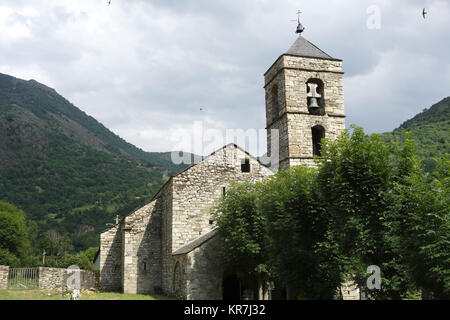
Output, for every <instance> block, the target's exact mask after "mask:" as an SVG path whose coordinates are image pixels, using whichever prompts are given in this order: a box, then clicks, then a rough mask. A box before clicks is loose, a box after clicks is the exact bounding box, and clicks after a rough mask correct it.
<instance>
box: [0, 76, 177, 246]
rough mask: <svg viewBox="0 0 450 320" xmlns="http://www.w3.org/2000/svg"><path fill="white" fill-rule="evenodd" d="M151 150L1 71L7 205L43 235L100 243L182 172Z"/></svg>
mask: <svg viewBox="0 0 450 320" xmlns="http://www.w3.org/2000/svg"><path fill="white" fill-rule="evenodd" d="M169 155H170V153H150V152H144V151H142V150H141V149H139V148H136V147H135V146H133V145H132V144H130V143H127V142H126V141H125V140H123V139H122V138H120V137H118V136H117V135H115V134H114V133H112V132H111V131H109V130H108V129H107V128H105V127H104V126H103V125H102V124H100V123H99V122H98V121H96V120H95V119H94V118H92V117H90V116H88V115H86V114H85V113H84V112H82V111H81V110H79V109H78V108H76V107H75V106H73V105H72V104H71V103H70V102H68V101H67V100H66V99H64V98H63V97H62V96H60V95H59V94H58V93H57V92H56V91H55V90H53V89H51V88H48V87H46V86H44V85H42V84H40V83H38V82H36V81H34V80H30V81H24V80H20V79H17V78H14V77H11V76H8V75H3V74H0V200H4V201H7V202H10V203H13V204H15V205H16V206H19V207H21V208H22V209H23V210H24V211H25V212H27V214H28V219H30V220H32V221H34V222H35V223H32V225H33V227H34V229H35V233H36V235H35V236H36V237H37V236H38V235H39V234H42V233H43V232H45V231H47V230H56V231H58V232H60V233H66V232H67V233H69V234H70V236H71V238H72V240H73V243H74V245H75V247H76V249H78V250H82V249H85V248H86V247H89V246H92V245H95V244H96V243H97V241H98V234H99V233H100V232H102V231H103V230H104V228H105V224H106V223H107V222H113V221H114V218H115V216H116V215H121V216H123V215H126V214H128V213H129V212H130V211H131V210H133V209H134V208H136V207H138V206H140V205H142V204H143V203H144V202H145V201H148V199H149V198H150V197H151V196H152V195H153V194H154V193H155V192H156V191H157V190H158V189H159V187H160V186H161V185H162V184H163V183H164V182H165V181H166V180H167V178H168V176H169V175H172V174H174V173H176V172H178V171H180V170H182V169H183V168H185V166H184V165H181V166H177V165H174V164H173V163H172V162H171V161H170V156H169Z"/></svg>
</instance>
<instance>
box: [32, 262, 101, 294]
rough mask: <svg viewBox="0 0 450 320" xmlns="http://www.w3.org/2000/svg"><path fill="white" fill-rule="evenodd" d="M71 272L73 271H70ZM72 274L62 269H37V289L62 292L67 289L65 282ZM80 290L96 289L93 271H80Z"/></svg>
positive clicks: (96, 280)
mask: <svg viewBox="0 0 450 320" xmlns="http://www.w3.org/2000/svg"><path fill="white" fill-rule="evenodd" d="M72 272H73V271H72ZM72 274H73V273H69V271H68V270H67V269H62V268H45V267H40V268H39V288H40V289H43V290H49V291H58V292H64V291H66V290H67V289H68V287H67V280H68V278H69V276H71V275H72ZM79 274H80V289H81V290H86V289H91V288H95V289H96V288H98V275H97V274H96V272H94V271H88V270H80V271H79Z"/></svg>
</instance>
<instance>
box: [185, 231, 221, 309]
mask: <svg viewBox="0 0 450 320" xmlns="http://www.w3.org/2000/svg"><path fill="white" fill-rule="evenodd" d="M220 246H221V243H220V237H219V236H215V237H214V238H212V239H210V240H208V241H207V242H205V243H204V244H203V245H201V246H200V247H198V248H196V249H195V250H193V251H191V252H190V253H188V254H187V264H186V280H187V281H186V287H187V288H186V295H185V299H187V300H221V299H222V280H223V271H224V270H223V267H222V265H221V264H220V259H219V257H218V252H219V250H220Z"/></svg>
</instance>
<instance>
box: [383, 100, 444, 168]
mask: <svg viewBox="0 0 450 320" xmlns="http://www.w3.org/2000/svg"><path fill="white" fill-rule="evenodd" d="M408 131H409V132H411V134H412V136H413V137H414V139H415V140H416V143H417V153H418V155H419V157H420V158H421V159H422V160H423V162H424V165H425V169H426V170H427V171H431V170H433V169H434V168H435V166H436V163H435V161H434V158H441V157H443V156H444V155H445V153H450V140H449V137H450V97H447V98H445V99H443V100H441V101H440V102H438V103H436V104H434V105H433V106H431V107H430V108H429V109H425V110H423V111H422V112H421V113H419V114H417V115H416V116H415V117H413V118H412V119H410V120H408V121H406V122H404V123H403V124H402V125H401V126H400V127H399V128H397V129H395V130H394V131H393V132H388V133H384V134H383V137H384V138H385V139H386V141H387V142H398V143H402V142H403V141H404V139H405V132H408Z"/></svg>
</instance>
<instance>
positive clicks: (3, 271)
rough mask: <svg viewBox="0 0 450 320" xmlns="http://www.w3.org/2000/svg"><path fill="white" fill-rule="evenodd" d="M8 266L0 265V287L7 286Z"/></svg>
mask: <svg viewBox="0 0 450 320" xmlns="http://www.w3.org/2000/svg"><path fill="white" fill-rule="evenodd" d="M8 274H9V267H7V266H0V289H7V288H8Z"/></svg>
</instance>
